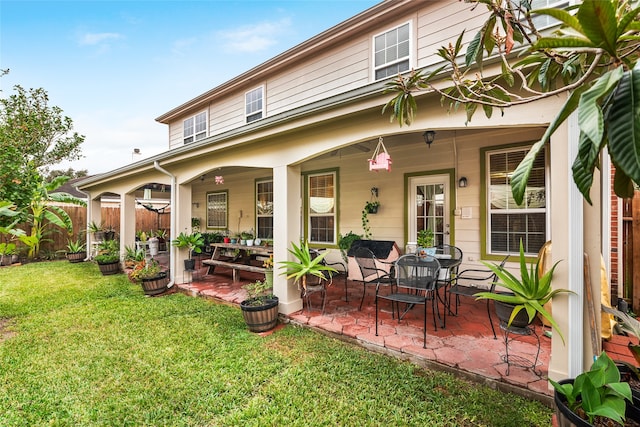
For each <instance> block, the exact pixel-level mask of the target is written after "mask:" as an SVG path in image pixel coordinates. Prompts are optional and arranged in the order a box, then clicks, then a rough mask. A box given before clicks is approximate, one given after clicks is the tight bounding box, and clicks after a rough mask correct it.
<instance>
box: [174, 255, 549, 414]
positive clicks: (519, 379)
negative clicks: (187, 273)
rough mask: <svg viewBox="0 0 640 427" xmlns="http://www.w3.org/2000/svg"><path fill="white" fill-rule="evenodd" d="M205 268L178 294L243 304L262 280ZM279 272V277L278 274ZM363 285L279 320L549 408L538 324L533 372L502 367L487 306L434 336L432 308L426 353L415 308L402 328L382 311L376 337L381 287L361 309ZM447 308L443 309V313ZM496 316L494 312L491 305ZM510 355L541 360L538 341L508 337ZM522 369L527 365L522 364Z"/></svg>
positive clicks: (468, 301) (453, 319) (463, 308)
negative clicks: (251, 286)
mask: <svg viewBox="0 0 640 427" xmlns="http://www.w3.org/2000/svg"><path fill="white" fill-rule="evenodd" d="M198 265H199V266H200V267H199V269H198V270H197V272H196V273H195V274H194V275H193V281H192V282H190V283H184V284H179V285H175V286H177V289H178V291H180V292H183V293H186V294H188V295H192V296H197V297H203V298H210V299H213V300H216V301H219V302H223V303H229V304H234V305H239V303H240V302H241V301H242V300H244V299H245V298H246V292H245V290H244V289H242V286H243V285H245V284H247V283H250V282H251V281H254V280H257V279H262V278H263V275H262V274H257V273H251V272H242V275H241V279H240V280H239V281H237V282H233V280H232V271H231V270H228V269H225V268H219V269H217V270H216V273H215V274H209V275H207V274H206V272H207V269H206V266H201V263H198ZM276 274H277V272H276ZM362 289H363V286H362V283H361V282H355V281H348V282H347V296H348V301H347V300H345V288H344V276H343V275H339V276H337V277H334V279H333V284H332V285H331V286H329V287H328V291H327V296H326V298H327V300H326V308H325V312H324V314H323V313H322V311H321V296H320V294H319V293H316V294H313V295H312V297H311V304H312V308H311V310H309V309H308V308H307V306H306V305H305V307H304V308H303V310H299V311H296V312H293V313H291V314H289V315H283V314H280V316H281V322H285V323H292V324H297V325H301V326H303V327H310V328H313V329H316V330H318V331H320V332H322V333H324V334H327V335H329V336H333V337H335V338H338V339H341V340H345V341H350V342H353V343H354V344H357V345H361V346H364V347H366V348H368V349H370V350H372V351H377V352H381V353H386V354H389V355H393V356H395V357H399V358H401V359H405V360H410V361H411V362H412V363H415V364H417V365H419V366H424V367H428V368H433V369H439V370H445V371H449V372H452V373H454V374H456V375H460V376H463V377H466V378H468V379H471V380H473V381H477V382H481V383H485V384H488V385H490V386H492V387H495V388H498V389H500V390H503V391H510V392H514V393H517V394H521V395H524V396H527V397H529V398H532V399H538V400H542V401H544V402H547V403H549V404H550V403H551V399H552V392H551V391H550V390H549V387H548V381H547V373H548V368H549V360H550V354H551V339H550V338H549V337H547V336H546V335H545V334H544V332H545V329H546V328H544V327H543V326H542V325H541V324H540V323H539V322H537V324H536V327H535V332H536V334H537V335H538V337H539V340H540V353H539V357H538V361H537V363H536V367H535V371H536V372H534V370H533V369H531V366H530V367H528V368H524V367H521V366H517V365H516V364H515V363H512V364H511V365H510V366H508V365H507V363H506V362H505V361H504V355H505V350H506V346H505V335H504V332H503V331H502V330H501V329H500V328H499V327H498V321H497V319H496V318H495V316H494V319H493V321H494V325H495V327H496V333H497V339H494V337H493V333H492V331H491V327H490V325H489V319H488V316H487V304H486V302H485V301H475V299H473V298H461V305H460V307H459V314H458V316H453V315H449V316H447V317H446V328H444V329H442V328H440V325H438V328H437V330H434V322H433V318H432V313H431V307H429V309H428V313H427V315H428V318H427V342H426V349H425V348H423V342H422V336H423V330H422V325H423V311H422V309H414V310H411V311H409V312H408V314H407V315H406V316H405V317H404V318H403V319H402V321H400V322H398V320H397V319H392V317H391V310H390V307H385V306H381V309H380V312H379V326H378V328H379V335H378V336H376V335H375V326H376V325H375V287H374V286H370V285H368V286H367V292H366V295H365V300H364V304H363V307H362V310H361V311H360V310H359V309H358V308H359V304H360V300H361V298H362ZM442 310H443V307H442V305H440V312H441V313H442ZM492 310H493V307H492ZM509 339H510V341H509V350H508V351H509V354H510V355H511V356H512V358H511V360H512V362H521V361H523V360H522V359H526V361H527V362H529V361H532V360H534V359H535V355H536V352H537V351H538V343H537V340H536V338H535V337H534V336H520V335H514V334H510V335H509ZM523 365H524V363H523Z"/></svg>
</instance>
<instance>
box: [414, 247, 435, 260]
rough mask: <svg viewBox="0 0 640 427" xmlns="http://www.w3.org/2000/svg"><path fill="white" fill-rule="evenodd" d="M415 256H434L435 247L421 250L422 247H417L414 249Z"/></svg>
mask: <svg viewBox="0 0 640 427" xmlns="http://www.w3.org/2000/svg"><path fill="white" fill-rule="evenodd" d="M416 254H418V256H420V257H423V258H424V257H425V256H426V255H429V256H434V255H435V254H436V247H435V246H431V247H429V248H423V247H422V246H418V247H417V248H416Z"/></svg>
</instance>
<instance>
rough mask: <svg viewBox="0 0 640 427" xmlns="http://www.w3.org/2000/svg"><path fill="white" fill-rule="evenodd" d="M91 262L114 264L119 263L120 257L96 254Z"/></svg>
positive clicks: (110, 254) (111, 254)
mask: <svg viewBox="0 0 640 427" xmlns="http://www.w3.org/2000/svg"><path fill="white" fill-rule="evenodd" d="M93 260H94V261H95V262H97V263H98V264H111V263H114V262H116V261H120V255H119V254H117V253H115V254H114V253H111V252H109V253H104V254H98V255H96V256H95V257H93Z"/></svg>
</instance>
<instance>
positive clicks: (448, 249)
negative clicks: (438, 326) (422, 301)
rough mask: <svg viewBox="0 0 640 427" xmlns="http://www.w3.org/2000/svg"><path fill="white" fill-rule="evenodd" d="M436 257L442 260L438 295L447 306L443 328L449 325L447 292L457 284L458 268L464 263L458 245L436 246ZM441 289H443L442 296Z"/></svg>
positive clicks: (439, 260)
mask: <svg viewBox="0 0 640 427" xmlns="http://www.w3.org/2000/svg"><path fill="white" fill-rule="evenodd" d="M434 257H435V258H436V259H437V260H438V262H440V276H439V277H438V284H437V289H436V292H437V296H438V298H439V299H440V301H441V302H442V305H443V306H444V307H445V310H444V315H443V328H444V327H446V325H447V309H448V306H449V303H448V301H447V293H448V290H449V288H451V286H453V285H455V284H456V279H457V277H458V270H459V268H460V264H462V250H461V249H460V248H458V247H457V246H452V245H447V244H442V245H440V246H438V247H437V248H436V253H435V255H434ZM440 289H443V292H442V296H440Z"/></svg>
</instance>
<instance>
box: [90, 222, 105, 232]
mask: <svg viewBox="0 0 640 427" xmlns="http://www.w3.org/2000/svg"><path fill="white" fill-rule="evenodd" d="M87 228H88V229H89V232H90V233H99V232H101V231H102V230H103V228H104V224H103V223H100V224H98V223H97V222H95V221H91V222H90V223H89V225H88V227H87Z"/></svg>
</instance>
